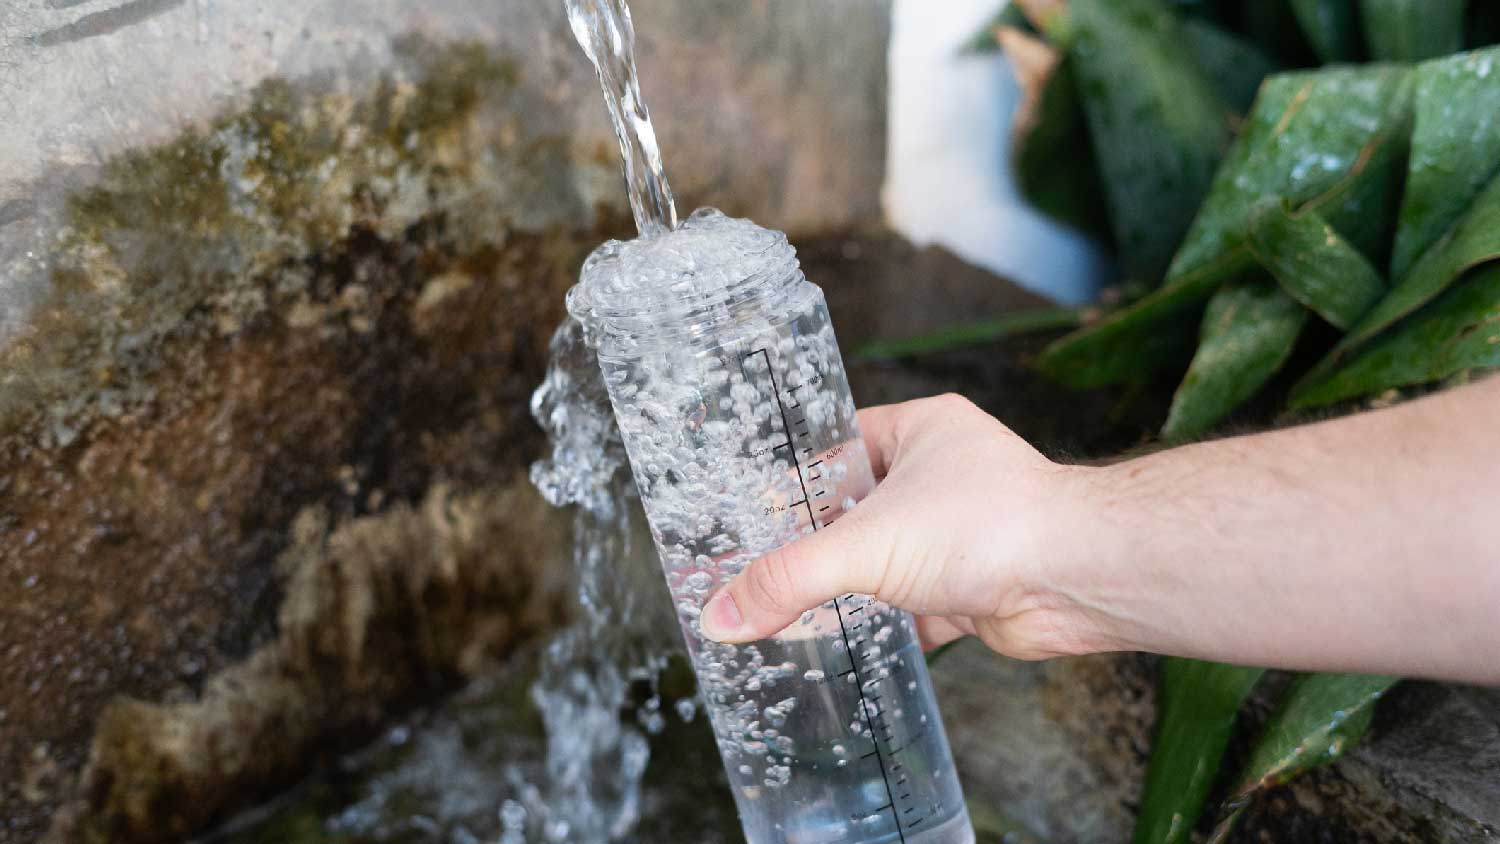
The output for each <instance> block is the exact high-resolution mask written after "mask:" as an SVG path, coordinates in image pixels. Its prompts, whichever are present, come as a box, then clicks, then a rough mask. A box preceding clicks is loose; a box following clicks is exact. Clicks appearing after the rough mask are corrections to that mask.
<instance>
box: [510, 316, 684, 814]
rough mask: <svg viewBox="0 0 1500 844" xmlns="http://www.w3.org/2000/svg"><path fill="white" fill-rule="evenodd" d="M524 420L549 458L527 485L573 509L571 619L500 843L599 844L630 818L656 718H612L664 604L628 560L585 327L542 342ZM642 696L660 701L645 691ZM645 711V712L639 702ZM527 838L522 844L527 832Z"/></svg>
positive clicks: (557, 644)
mask: <svg viewBox="0 0 1500 844" xmlns="http://www.w3.org/2000/svg"><path fill="white" fill-rule="evenodd" d="M532 414H533V415H534V416H535V417H536V419H537V421H538V422H539V423H540V424H541V425H542V427H543V428H544V429H545V430H546V431H547V434H548V439H549V441H550V443H551V453H550V455H549V456H548V457H546V458H544V459H542V460H539V461H537V463H536V464H534V465H533V466H532V468H531V480H532V482H533V483H534V484H535V485H536V487H537V489H539V490H540V491H541V492H542V494H543V496H544V497H546V499H547V500H548V502H549V503H551V504H553V505H554V506H558V507H564V506H573V507H575V508H576V509H575V510H574V517H573V566H574V570H575V574H576V577H577V589H578V600H579V604H580V607H581V612H580V614H579V619H578V621H577V622H575V623H574V624H573V625H571V626H570V627H568V628H566V629H564V630H563V631H561V632H560V633H559V634H558V635H557V636H556V637H555V638H554V639H553V640H552V641H551V642H550V643H549V645H548V647H547V650H546V653H545V654H544V655H543V658H542V665H541V670H540V674H539V675H538V678H537V680H536V682H535V684H534V685H533V686H532V688H531V698H532V701H533V702H534V703H535V705H536V707H537V710H538V711H539V712H540V713H541V715H542V720H543V725H544V727H545V731H546V736H547V757H546V768H545V770H546V782H544V783H541V784H537V785H531V784H527V783H521V782H518V783H517V785H519V786H520V788H519V789H518V791H519V794H520V796H521V799H520V802H518V803H513V804H511V805H510V806H508V807H507V812H506V818H505V820H506V828H507V838H506V840H507V841H511V842H517V844H519V842H524V841H526V840H535V841H546V842H564V841H566V842H575V843H576V844H605V842H608V841H612V840H616V839H619V838H621V837H623V836H625V835H626V834H628V833H629V832H630V831H631V830H632V829H633V828H634V826H635V823H636V821H637V820H638V818H639V815H640V787H641V779H642V777H643V776H644V774H645V770H646V761H647V759H648V758H649V756H650V750H649V747H648V745H647V739H646V735H645V734H646V733H649V732H657V731H659V730H660V729H662V726H663V720H662V719H661V718H660V717H659V714H658V717H656V718H652V717H650V716H651V714H652V711H654V710H652V711H643V712H642V714H641V717H640V719H639V721H640V724H639V727H636V726H632V725H630V724H628V723H622V721H621V719H620V713H621V711H622V709H624V707H625V706H626V705H627V701H628V700H629V699H630V692H631V686H632V684H634V683H637V682H642V681H644V682H645V683H649V684H651V686H652V687H653V689H654V687H655V684H656V681H657V679H658V677H659V675H660V673H661V670H662V668H663V667H664V666H665V664H666V660H667V654H668V653H669V652H670V650H669V647H670V646H669V644H668V639H667V631H669V630H670V627H669V624H668V622H666V621H665V613H666V610H665V609H663V608H662V607H658V606H653V605H652V603H651V599H653V598H656V599H658V604H660V605H663V606H664V605H665V604H666V601H665V599H664V598H661V597H660V596H658V595H657V592H659V591H660V590H649V589H644V588H642V587H641V586H640V583H639V581H641V580H643V579H645V577H653V578H654V577H656V575H655V574H654V572H651V571H649V570H647V571H644V572H642V571H641V569H642V568H644V567H643V566H642V565H641V563H640V561H639V560H635V559H633V557H632V554H631V534H632V525H631V517H632V515H633V512H634V510H635V509H637V508H635V506H634V501H635V493H634V488H633V485H632V482H631V480H630V473H629V472H623V471H621V468H622V467H623V466H625V462H626V461H625V452H624V448H623V447H622V445H621V443H620V435H619V430H618V428H617V427H616V424H615V419H614V415H613V413H612V412H611V410H610V406H609V402H608V398H607V395H606V393H605V389H604V383H603V379H602V377H601V374H600V371H599V364H598V361H597V359H596V358H595V356H594V351H593V349H592V348H590V346H589V344H588V343H587V341H586V338H585V336H584V330H583V326H582V325H581V324H580V323H579V322H578V321H577V320H573V319H569V320H567V321H566V322H564V323H563V325H562V326H561V327H559V328H558V330H557V332H556V334H555V335H554V336H553V338H552V345H551V356H550V361H549V364H548V369H547V376H546V380H545V381H543V383H542V385H541V386H540V387H538V388H537V390H536V393H535V394H534V395H533V397H532ZM652 700H656V701H658V707H659V699H658V698H656V697H655V696H654V695H653V697H652ZM646 709H647V710H651V709H652V708H651V707H650V706H649V705H648V707H646ZM528 833H529V834H530V835H531V836H532V837H531V838H530V839H528V838H527V837H525V836H526V835H527V834H528Z"/></svg>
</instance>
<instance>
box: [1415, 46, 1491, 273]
mask: <svg viewBox="0 0 1500 844" xmlns="http://www.w3.org/2000/svg"><path fill="white" fill-rule="evenodd" d="M1413 89H1414V92H1415V103H1416V105H1415V115H1416V116H1415V121H1414V123H1413V127H1412V143H1411V160H1410V163H1409V164H1408V170H1407V176H1406V195H1405V197H1403V199H1402V202H1401V216H1400V225H1399V227H1398V228H1397V230H1396V250H1395V253H1394V254H1393V255H1392V257H1391V277H1392V278H1405V277H1406V274H1407V273H1408V272H1410V271H1411V267H1412V265H1413V264H1415V263H1416V261H1417V259H1418V258H1420V257H1421V256H1422V253H1424V252H1426V251H1427V250H1428V249H1430V248H1431V247H1432V244H1434V243H1436V242H1437V240H1438V239H1439V238H1441V237H1442V236H1443V233H1444V232H1446V231H1448V230H1449V229H1450V228H1452V227H1453V224H1454V223H1456V222H1458V219H1459V218H1460V217H1462V216H1463V214H1464V212H1465V211H1466V210H1467V209H1468V208H1469V206H1470V205H1472V204H1473V202H1474V197H1476V196H1478V195H1479V192H1480V191H1481V190H1483V189H1484V186H1485V184H1487V183H1488V182H1489V181H1490V179H1491V178H1492V177H1493V176H1494V175H1495V173H1496V171H1497V170H1500V48H1490V49H1486V50H1477V51H1475V52H1472V53H1464V54H1461V55H1457V56H1450V57H1448V58H1445V59H1438V60H1436V61H1431V62H1424V63H1423V64H1421V65H1420V66H1418V67H1417V69H1416V71H1415V73H1414V74H1413Z"/></svg>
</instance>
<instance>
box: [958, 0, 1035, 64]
mask: <svg viewBox="0 0 1500 844" xmlns="http://www.w3.org/2000/svg"><path fill="white" fill-rule="evenodd" d="M1001 2H1003V3H1005V5H1004V6H1003V7H1001V9H1000V11H998V12H996V13H995V16H994V17H992V18H990V20H989V22H988V23H986V24H985V25H984V26H982V27H980V28H979V31H978V32H976V33H974V34H973V35H971V36H969V40H968V41H966V42H964V52H966V53H994V52H998V51H999V50H1000V39H999V38H997V37H996V35H997V34H998V33H999V32H1000V30H1001V29H1005V28H1010V29H1019V30H1021V31H1022V32H1025V33H1026V34H1027V35H1036V34H1037V31H1036V28H1035V27H1033V26H1032V25H1031V21H1029V20H1027V19H1026V15H1025V13H1023V12H1022V11H1021V7H1020V6H1017V5H1016V4H1015V3H1012V2H1010V0H1001Z"/></svg>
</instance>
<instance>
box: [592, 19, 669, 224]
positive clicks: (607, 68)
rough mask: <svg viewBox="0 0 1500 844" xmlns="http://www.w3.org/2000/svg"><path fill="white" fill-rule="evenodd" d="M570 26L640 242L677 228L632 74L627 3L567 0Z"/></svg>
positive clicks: (632, 44)
mask: <svg viewBox="0 0 1500 844" xmlns="http://www.w3.org/2000/svg"><path fill="white" fill-rule="evenodd" d="M566 2H567V8H568V22H569V23H570V24H572V26H573V36H574V37H575V38H577V39H578V43H579V45H580V46H582V47H583V52H584V53H585V54H587V55H588V57H589V61H591V62H593V64H594V70H595V72H596V73H598V75H599V85H600V86H601V87H603V89H604V102H605V104H606V105H607V106H608V107H609V117H610V120H611V121H612V122H613V123H614V127H615V138H616V139H618V140H619V142H620V157H621V158H622V159H624V161H625V188H626V190H627V191H628V193H629V195H630V210H631V211H632V213H634V214H635V227H636V228H637V229H638V230H639V231H640V233H641V236H642V237H655V236H657V235H659V234H663V233H665V232H668V231H671V230H672V229H675V228H677V208H676V206H675V205H674V204H673V203H672V188H671V186H669V185H668V184H667V176H666V173H665V171H664V170H663V168H662V161H661V149H660V147H658V146H657V144H656V130H655V129H654V128H653V127H652V126H651V113H650V111H648V110H647V109H646V101H645V100H644V99H643V98H642V97H641V85H640V80H639V79H638V78H637V76H636V69H635V25H634V23H633V22H632V21H631V19H630V7H629V6H628V5H626V3H625V0H566Z"/></svg>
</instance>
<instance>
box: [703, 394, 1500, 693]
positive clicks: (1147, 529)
mask: <svg viewBox="0 0 1500 844" xmlns="http://www.w3.org/2000/svg"><path fill="white" fill-rule="evenodd" d="M860 427H861V429H862V431H863V433H864V437H865V442H866V445H867V447H868V450H869V453H870V458H871V461H872V463H873V464H874V467H875V473H876V477H877V478H880V479H881V480H880V482H879V484H878V485H877V487H876V489H875V491H874V492H873V493H871V494H870V495H869V496H868V497H867V498H866V499H865V500H864V501H863V502H861V503H860V505H859V506H858V507H856V508H855V509H854V510H853V511H851V512H850V513H848V514H847V515H845V516H844V517H843V518H841V519H839V520H838V521H837V522H836V523H834V524H833V525H831V526H830V527H828V528H826V529H825V530H821V531H819V532H817V533H815V534H813V535H811V536H809V537H806V538H804V539H802V540H799V541H798V542H795V543H793V544H791V545H788V546H786V547H785V548H782V549H781V550H779V551H776V552H773V553H772V554H770V555H768V556H766V557H763V558H761V559H759V560H757V561H755V562H754V563H752V564H751V565H750V566H749V567H748V568H747V569H746V570H745V571H744V572H742V573H741V574H740V575H739V576H737V577H736V578H735V579H734V580H733V581H731V582H730V583H729V584H728V585H727V586H725V587H724V588H723V589H721V590H720V591H719V592H718V593H717V594H716V595H715V596H714V598H713V600H711V601H710V602H709V604H708V605H707V606H706V607H705V608H704V612H703V615H702V624H703V629H704V632H705V634H706V635H709V636H710V637H712V638H714V639H718V640H720V641H725V642H747V641H753V640H756V639H763V638H767V637H770V636H772V635H774V634H775V633H777V632H778V631H780V630H782V629H783V628H785V627H787V626H788V625H790V624H791V623H792V622H793V621H795V620H796V619H797V618H798V617H799V616H800V615H801V613H802V612H804V611H805V610H808V609H812V608H814V607H816V606H818V605H820V604H822V603H824V602H826V601H828V600H829V599H831V598H834V597H836V596H838V595H843V594H846V593H850V592H856V593H863V594H871V595H874V596H876V597H877V598H879V599H881V600H884V601H886V602H889V603H891V604H893V605H895V606H898V607H902V608H904V609H907V610H910V611H912V612H913V613H914V614H916V616H917V624H918V631H919V633H920V634H921V637H922V640H923V644H924V645H925V646H926V647H929V648H930V647H935V646H937V645H940V644H942V643H945V642H948V641H951V640H953V639H955V638H958V637H960V636H965V635H972V636H977V637H979V638H980V639H981V640H982V641H983V642H984V643H985V644H986V645H988V646H989V647H991V648H993V649H994V650H996V651H999V652H1001V653H1003V654H1007V655H1009V656H1012V657H1019V658H1022V659H1043V658H1047V657H1053V656H1063V655H1076V654H1086V653H1095V652H1103V651H1121V650H1140V651H1150V652H1154V653H1161V654H1169V655H1176V656H1189V657H1196V658H1201V659H1211V660H1215V661H1219V662H1230V663H1238V664H1245V665H1257V666H1266V667H1275V668H1287V669H1296V670H1319V671H1353V672H1366V673H1374V674H1394V675H1402V676H1420V677H1431V678H1439V679H1447V680H1455V681H1461V682H1475V683H1489V684H1500V481H1497V480H1496V477H1495V475H1496V467H1497V465H1500V378H1496V379H1490V380H1486V381H1482V382H1479V383H1475V384H1470V385H1467V386H1464V387H1460V388H1456V389H1452V390H1448V391H1446V392H1443V393H1439V394H1436V395H1432V396H1428V397H1426V398H1422V399H1419V400H1415V401H1410V402H1406V403H1404V404H1400V405H1397V406H1394V407H1390V408H1385V409H1381V410H1375V411H1370V412H1366V413H1360V414H1357V415H1353V416H1349V417H1345V418H1340V419H1333V420H1329V421H1325V422H1319V423H1316V424H1309V425H1303V426H1300V427H1295V428H1286V429H1281V430H1276V431H1271V432H1267V433H1263V434H1256V435H1253V436H1242V437H1234V438H1230V439H1222V440H1216V441H1211V442H1204V443H1199V444H1194V445H1188V446H1183V447H1180V448H1174V449H1170V450H1166V451H1161V452H1157V453H1154V454H1150V455H1147V456H1143V457H1137V458H1134V459H1129V460H1125V461H1122V462H1118V463H1114V464H1112V465H1108V466H1102V467H1099V466H1072V465H1065V464H1060V463H1055V462H1052V461H1050V460H1048V459H1047V458H1045V457H1043V456H1042V455H1041V454H1040V453H1039V452H1037V451H1036V450H1035V449H1033V448H1032V447H1031V446H1030V445H1028V444H1027V443H1026V442H1024V441H1023V440H1022V439H1020V438H1019V437H1017V436H1016V435H1015V434H1013V433H1012V432H1011V431H1010V430H1009V429H1007V428H1006V427H1005V426H1004V425H1002V424H1001V423H1000V422H998V421H996V420H995V419H994V418H992V417H990V416H988V415H986V414H985V413H984V412H983V411H980V410H979V409H978V408H976V407H974V405H972V404H970V403H969V402H968V401H966V400H964V399H962V398H960V397H957V396H939V397H937V398H931V399H922V400H918V401H913V402H907V403H905V404H899V405H889V406H885V407H875V408H870V409H868V410H864V411H862V412H861V413H860Z"/></svg>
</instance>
